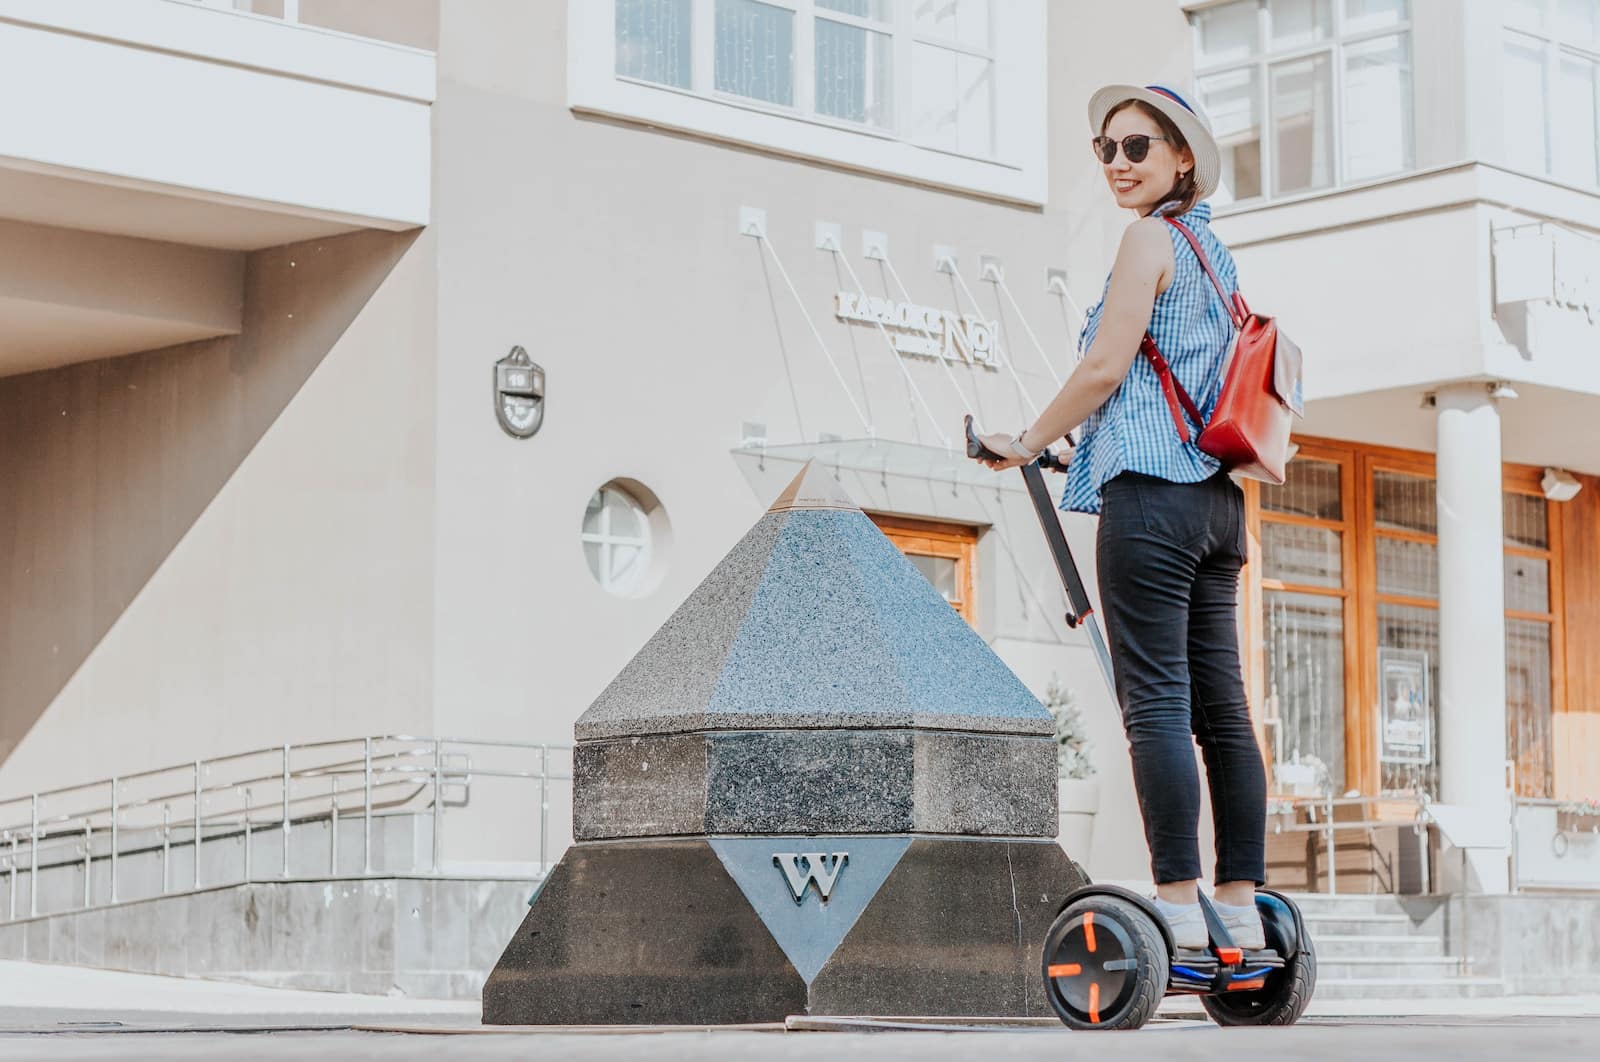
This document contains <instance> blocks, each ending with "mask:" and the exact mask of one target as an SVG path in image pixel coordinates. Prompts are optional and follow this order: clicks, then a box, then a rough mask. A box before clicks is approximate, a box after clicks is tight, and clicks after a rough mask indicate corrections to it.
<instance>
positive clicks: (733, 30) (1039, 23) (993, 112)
mask: <svg viewBox="0 0 1600 1062" xmlns="http://www.w3.org/2000/svg"><path fill="white" fill-rule="evenodd" d="M568 13H569V25H570V29H571V33H572V34H573V60H572V65H571V71H572V72H571V77H570V78H569V91H570V94H571V98H572V105H573V106H574V107H575V108H578V109H587V110H594V111H599V112H604V113H610V114H617V115H621V116H623V117H630V118H636V119H640V120H643V121H647V122H649V123H651V124H655V125H664V126H668V127H674V128H681V129H686V130H689V131H698V132H706V133H710V134H712V135H714V136H716V137H718V138H720V139H732V140H738V141H744V142H749V143H753V144H756V145H758V146H767V147H773V148H777V149H779V150H782V151H784V152H786V153H788V154H801V155H807V156H813V157H819V158H822V159H824V160H828V161H836V162H840V163H843V164H846V165H851V166H858V167H862V168H866V169H872V170H879V171H882V172H888V173H893V174H895V175H897V176H907V177H912V178H915V179H920V180H926V181H930V182H932V183H936V184H946V185H953V186H958V187H967V188H972V189H974V190H978V191H983V192H987V193H990V194H997V195H1000V196H1002V197H1005V198H1014V199H1022V200H1025V201H1028V202H1043V200H1044V190H1045V185H1044V162H1045V156H1046V136H1045V125H1044V122H1045V97H1046V81H1045V33H1044V27H1045V15H1046V5H1045V0H1006V2H1005V3H997V2H996V0H585V2H581V3H580V2H573V3H570V4H569V7H568ZM602 54H603V55H604V59H601V55H602Z"/></svg>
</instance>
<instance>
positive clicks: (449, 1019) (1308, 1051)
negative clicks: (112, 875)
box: [0, 962, 1600, 1062]
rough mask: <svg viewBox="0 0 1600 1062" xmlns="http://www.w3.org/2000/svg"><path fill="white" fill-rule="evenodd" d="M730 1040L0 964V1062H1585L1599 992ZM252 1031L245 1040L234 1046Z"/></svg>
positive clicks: (1598, 1020)
mask: <svg viewBox="0 0 1600 1062" xmlns="http://www.w3.org/2000/svg"><path fill="white" fill-rule="evenodd" d="M803 1024H804V1025H806V1026H808V1027H809V1031H791V1032H785V1031H784V1030H783V1029H782V1027H780V1026H771V1027H767V1028H766V1029H765V1030H764V1031H758V1030H753V1029H744V1030H728V1029H717V1030H682V1029H672V1030H664V1029H654V1030H626V1031H617V1030H612V1031H586V1032H581V1031H572V1030H559V1031H546V1030H506V1029H497V1028H485V1027H483V1026H481V1025H479V1024H478V1010H477V1005H476V1004H474V1003H470V1002H468V1003H461V1002H452V1001H438V1000H415V999H406V998H396V997H387V996H356V995H344V994H334V993H320V992H300V991H289V990H283V989H272V988H260V987H256V986H251V985H235V984H224V983H220V982H211V981H199V980H187V979H177V978H166V977H152V976H148V975H142V974H123V973H115V972H109V971H104V970H90V969H83V968H77V967H68V966H50V965H46V964H37V963H10V962H8V963H0V1058H4V1059H6V1060H7V1062H11V1060H13V1059H16V1060H22V1059H36V1058H37V1059H52V1060H55V1059H60V1060H72V1059H83V1060H91V1059H131V1060H140V1059H152V1060H154V1059H190V1058H193V1059H202V1058H204V1059H225V1060H229V1059H256V1058H260V1059H286V1060H287V1059H312V1058H318V1059H320V1058H340V1059H368V1058H370V1059H383V1060H384V1062H397V1060H400V1062H403V1060H405V1059H410V1058H418V1059H421V1058H429V1059H432V1058H437V1057H439V1056H440V1055H441V1054H445V1055H447V1056H448V1057H451V1058H457V1057H460V1058H470V1059H477V1058H482V1059H501V1058H505V1059H511V1058H517V1059H525V1058H527V1057H529V1056H530V1055H531V1054H537V1055H539V1056H542V1057H549V1058H561V1059H568V1058H570V1059H628V1060H630V1062H656V1060H661V1062H677V1060H680V1059H684V1060H686V1059H711V1060H720V1059H728V1060H735V1059H739V1060H742V1059H746V1058H750V1057H755V1056H758V1055H759V1057H761V1058H762V1059H763V1060H764V1062H772V1060H783V1059H789V1058H794V1059H806V1060H808V1062H814V1059H815V1058H816V1057H817V1055H818V1054H819V1053H821V1054H823V1055H826V1056H828V1057H830V1058H855V1057H864V1058H873V1059H884V1060H898V1059H916V1060H918V1062H924V1060H940V1059H952V1060H953V1059H967V1058H971V1057H974V1056H977V1055H980V1054H982V1055H985V1056H990V1057H992V1058H995V1059H1028V1058H1041V1059H1043V1058H1049V1059H1058V1058H1061V1057H1086V1058H1094V1059H1096V1060H1098V1059H1101V1058H1108V1059H1117V1058H1157V1057H1159V1058H1162V1059H1178V1060H1182V1059H1190V1058H1194V1059H1199V1058H1208V1059H1214V1058H1216V1057H1218V1055H1219V1053H1222V1054H1226V1053H1232V1052H1247V1053H1259V1052H1262V1051H1270V1053H1271V1057H1272V1058H1273V1059H1274V1060H1277V1059H1336V1058H1337V1059H1343V1058H1350V1057H1361V1058H1363V1059H1364V1060H1383V1059H1395V1060H1397V1062H1398V1060H1405V1062H1415V1059H1416V1058H1417V1057H1418V1056H1419V1054H1421V1055H1433V1054H1449V1055H1450V1056H1452V1062H1476V1060H1480V1059H1482V1060H1488V1059H1502V1058H1507V1057H1511V1056H1513V1055H1530V1054H1536V1055H1538V1056H1539V1057H1540V1058H1541V1059H1545V1058H1549V1059H1563V1058H1574V1059H1576V1058H1584V1059H1587V1058H1591V1057H1593V1054H1594V1044H1595V1042H1596V1039H1597V1038H1600V997H1594V996H1586V997H1546V996H1541V997H1511V998H1500V999H1481V1000H1424V1001H1419V1002H1414V1003H1407V1002H1405V1001H1403V1000H1393V1001H1389V1000H1384V1001H1374V1000H1342V1001H1331V1002H1327V1003H1313V1005H1312V1009H1311V1013H1310V1014H1309V1015H1308V1017H1307V1018H1306V1020H1305V1021H1304V1022H1303V1023H1302V1024H1301V1025H1300V1026H1297V1027H1296V1028H1293V1029H1272V1030H1256V1029H1219V1028H1217V1027H1215V1026H1213V1025H1211V1024H1210V1023H1209V1022H1207V1021H1205V1020H1204V1019H1203V1017H1202V1016H1201V1015H1200V1012H1199V1010H1198V1008H1197V1007H1195V1006H1194V1004H1193V1002H1192V1001H1189V1000H1181V999H1172V1000H1168V1001H1166V1003H1165V1004H1164V1005H1163V1007H1162V1009H1161V1012H1160V1016H1159V1017H1158V1018H1157V1019H1156V1020H1155V1021H1154V1022H1152V1023H1151V1024H1150V1025H1149V1026H1148V1027H1146V1028H1145V1029H1144V1030H1143V1031H1142V1032H1140V1033H1137V1034H1132V1035H1122V1036H1115V1035H1110V1036H1096V1035H1094V1034H1085V1033H1072V1032H1069V1031H1068V1030H1066V1029H1065V1028H1063V1027H1061V1026H1058V1025H1054V1024H1051V1023H1037V1024H1030V1025H1025V1026H1022V1027H1017V1026H1011V1027H999V1026H995V1027H986V1028H971V1029H965V1030H961V1031H939V1032H936V1031H930V1030H927V1029H922V1028H914V1027H913V1028H902V1029H898V1030H894V1031H876V1030H874V1029H873V1028H868V1027H863V1026H861V1025H859V1024H853V1023H850V1022H844V1021H840V1022H832V1023H826V1022H816V1021H812V1022H806V1023H803ZM247 1033H253V1034H254V1035H246V1034H247Z"/></svg>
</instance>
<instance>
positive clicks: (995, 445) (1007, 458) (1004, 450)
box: [978, 432, 1038, 472]
mask: <svg viewBox="0 0 1600 1062" xmlns="http://www.w3.org/2000/svg"><path fill="white" fill-rule="evenodd" d="M978 441H979V442H981V443H983V445H984V448H985V449H987V450H989V451H990V452H991V453H994V454H998V455H999V460H988V459H986V458H982V457H980V458H978V460H979V461H980V462H981V463H982V464H983V465H984V467H986V468H992V469H994V470H995V471H997V472H998V471H1002V470H1004V469H1007V468H1020V467H1021V466H1023V465H1025V464H1027V463H1028V462H1029V461H1032V460H1034V458H1035V457H1037V456H1038V455H1037V454H1035V455H1033V456H1028V455H1027V454H1025V453H1022V452H1019V451H1020V449H1021V448H1020V446H1018V444H1017V437H1016V436H1015V435H1008V434H1006V433H1005V432H995V433H993V434H991V435H980V436H978Z"/></svg>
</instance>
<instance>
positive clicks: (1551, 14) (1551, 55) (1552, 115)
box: [1499, 0, 1600, 189]
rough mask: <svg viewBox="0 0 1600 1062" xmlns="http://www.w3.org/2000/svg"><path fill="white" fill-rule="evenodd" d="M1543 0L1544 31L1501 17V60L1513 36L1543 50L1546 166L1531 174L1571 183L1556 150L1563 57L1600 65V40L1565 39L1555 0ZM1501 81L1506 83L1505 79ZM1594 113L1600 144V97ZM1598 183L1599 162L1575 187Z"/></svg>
mask: <svg viewBox="0 0 1600 1062" xmlns="http://www.w3.org/2000/svg"><path fill="white" fill-rule="evenodd" d="M1543 3H1544V24H1545V29H1544V30H1543V32H1540V31H1538V30H1533V29H1525V28H1523V27H1522V26H1516V25H1512V24H1511V22H1510V21H1509V20H1502V22H1501V25H1500V38H1499V39H1500V49H1499V57H1500V62H1501V63H1502V64H1503V63H1505V61H1506V49H1505V46H1506V44H1507V43H1508V42H1509V41H1511V40H1512V39H1517V40H1521V41H1526V42H1528V43H1530V44H1536V45H1538V46H1539V48H1540V50H1541V51H1542V52H1543V53H1544V67H1543V71H1544V105H1545V106H1544V168H1543V169H1541V170H1538V171H1536V172H1535V173H1533V174H1532V176H1536V177H1542V178H1545V179H1547V180H1553V181H1557V182H1559V183H1562V184H1568V183H1570V182H1569V181H1568V180H1567V178H1565V177H1559V176H1557V175H1556V158H1555V150H1554V149H1555V132H1556V130H1555V128H1554V123H1555V120H1556V112H1557V111H1558V110H1559V109H1560V105H1559V101H1558V100H1557V99H1556V93H1557V92H1558V91H1559V90H1560V87H1561V60H1562V59H1563V58H1564V57H1566V56H1572V57H1573V58H1575V59H1584V60H1587V61H1589V62H1591V63H1595V64H1596V65H1597V66H1600V42H1596V43H1595V44H1593V45H1591V46H1590V47H1584V46H1583V45H1580V44H1574V43H1572V42H1570V41H1568V40H1566V39H1564V38H1563V37H1562V36H1561V27H1560V25H1559V22H1560V19H1559V16H1558V7H1557V2H1556V0H1543ZM1501 84H1502V85H1503V84H1504V81H1503V80H1502V82H1501ZM1595 116H1596V117H1595V125H1596V128H1595V130H1594V135H1595V139H1596V142H1597V143H1600V100H1596V105H1595ZM1503 120H1504V116H1502V121H1503ZM1506 157H1508V156H1506ZM1523 172H1526V171H1523ZM1597 186H1600V164H1597V166H1596V170H1595V172H1594V173H1592V174H1591V175H1590V178H1589V180H1588V181H1585V182H1584V183H1583V184H1581V185H1578V186H1576V187H1581V188H1584V189H1593V188H1595V187H1597Z"/></svg>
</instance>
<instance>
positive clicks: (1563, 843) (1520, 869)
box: [1510, 796, 1600, 892]
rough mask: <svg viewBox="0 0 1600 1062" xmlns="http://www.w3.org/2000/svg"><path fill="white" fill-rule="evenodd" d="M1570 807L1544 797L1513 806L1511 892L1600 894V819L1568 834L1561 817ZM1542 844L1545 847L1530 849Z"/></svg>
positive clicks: (1590, 820) (1519, 800)
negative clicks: (1534, 842) (1532, 844)
mask: <svg viewBox="0 0 1600 1062" xmlns="http://www.w3.org/2000/svg"><path fill="white" fill-rule="evenodd" d="M1570 803H1572V802H1570V801H1565V800H1552V799H1549V798H1543V797H1523V796H1518V797H1513V798H1512V800H1511V823H1510V826H1511V852H1510V874H1511V891H1512V892H1521V891H1522V890H1524V889H1534V890H1538V891H1541V892H1545V891H1557V890H1563V889H1572V890H1578V891H1584V892H1590V891H1593V890H1595V889H1600V818H1596V817H1594V816H1584V818H1583V822H1582V825H1581V826H1575V827H1570V828H1563V826H1562V824H1561V821H1560V815H1559V812H1560V811H1561V809H1563V808H1565V807H1567V806H1568V805H1569V804H1570ZM1534 838H1537V839H1538V840H1539V841H1541V842H1542V844H1541V845H1540V846H1539V847H1530V846H1528V842H1529V841H1530V840H1532V839H1534Z"/></svg>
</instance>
